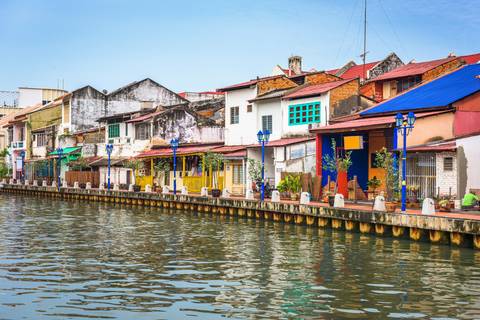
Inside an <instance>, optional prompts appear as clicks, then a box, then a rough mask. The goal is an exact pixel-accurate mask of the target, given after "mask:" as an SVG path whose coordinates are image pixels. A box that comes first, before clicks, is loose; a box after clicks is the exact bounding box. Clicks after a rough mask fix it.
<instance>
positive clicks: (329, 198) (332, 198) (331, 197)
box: [328, 196, 335, 207]
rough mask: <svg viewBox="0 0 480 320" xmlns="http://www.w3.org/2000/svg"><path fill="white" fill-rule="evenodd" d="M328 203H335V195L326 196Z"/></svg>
mask: <svg viewBox="0 0 480 320" xmlns="http://www.w3.org/2000/svg"><path fill="white" fill-rule="evenodd" d="M328 205H329V206H330V207H333V206H334V205H335V196H328Z"/></svg>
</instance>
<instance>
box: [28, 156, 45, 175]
mask: <svg viewBox="0 0 480 320" xmlns="http://www.w3.org/2000/svg"><path fill="white" fill-rule="evenodd" d="M47 163H48V161H47V160H45V159H42V160H36V161H31V162H28V167H29V168H30V170H32V178H33V180H35V179H36V178H37V171H38V170H41V169H44V167H45V165H46V164H47Z"/></svg>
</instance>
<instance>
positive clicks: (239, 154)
mask: <svg viewBox="0 0 480 320" xmlns="http://www.w3.org/2000/svg"><path fill="white" fill-rule="evenodd" d="M246 156H247V149H245V150H240V151H236V152H232V153H227V154H224V155H223V157H224V158H233V157H246Z"/></svg>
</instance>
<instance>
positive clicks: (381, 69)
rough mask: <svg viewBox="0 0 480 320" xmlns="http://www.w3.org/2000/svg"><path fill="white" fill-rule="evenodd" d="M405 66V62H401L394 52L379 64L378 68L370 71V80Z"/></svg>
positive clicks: (375, 67)
mask: <svg viewBox="0 0 480 320" xmlns="http://www.w3.org/2000/svg"><path fill="white" fill-rule="evenodd" d="M403 65H405V64H404V63H403V61H402V60H400V58H399V57H397V55H396V54H395V53H393V52H392V53H390V54H389V55H388V56H387V57H386V58H385V59H383V60H382V61H380V62H379V63H377V65H376V66H374V67H373V68H372V69H370V70H369V71H368V75H369V76H368V79H370V80H371V79H374V78H376V77H378V76H381V75H382V74H385V73H387V72H390V71H392V70H394V69H397V68H399V67H401V66H403Z"/></svg>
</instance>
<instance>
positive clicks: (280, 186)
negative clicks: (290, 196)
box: [276, 180, 287, 198]
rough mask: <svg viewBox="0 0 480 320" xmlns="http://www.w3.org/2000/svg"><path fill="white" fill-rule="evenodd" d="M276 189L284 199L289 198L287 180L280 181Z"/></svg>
mask: <svg viewBox="0 0 480 320" xmlns="http://www.w3.org/2000/svg"><path fill="white" fill-rule="evenodd" d="M276 189H277V190H278V192H280V196H281V197H282V198H286V197H287V183H286V182H285V180H280V182H279V183H278V186H277V188H276Z"/></svg>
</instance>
